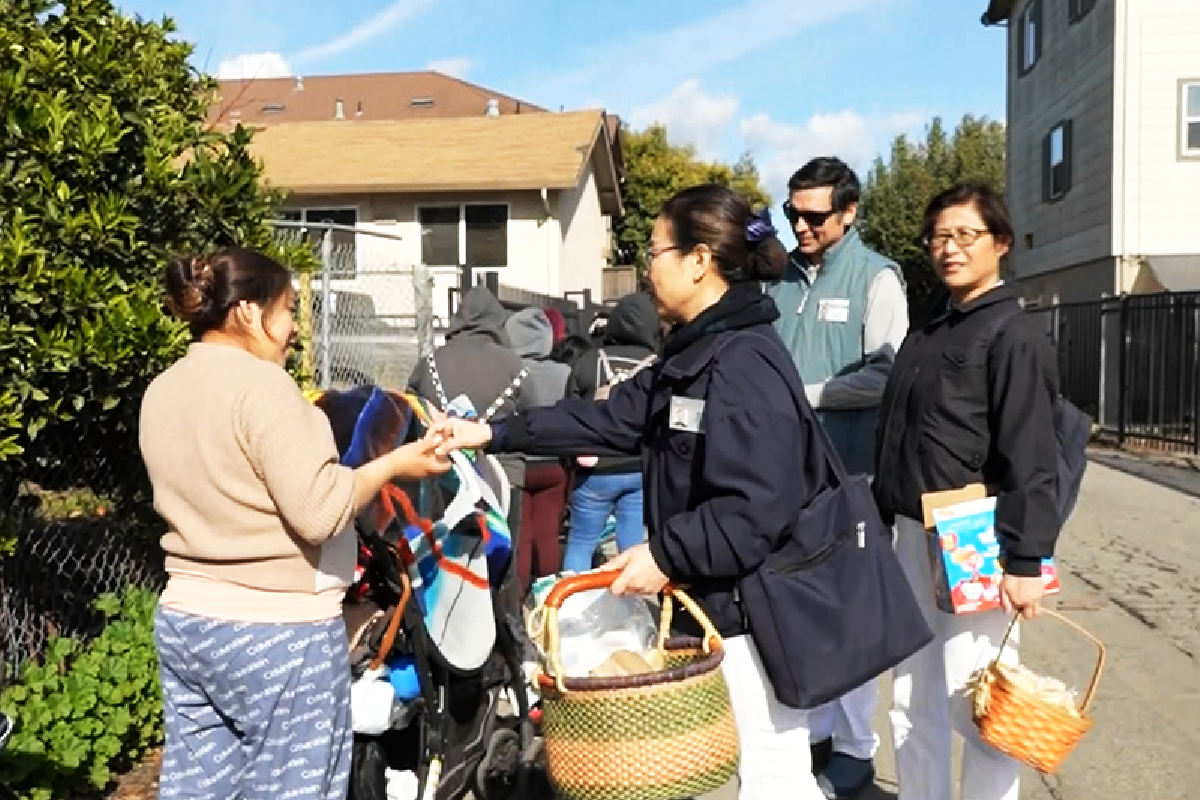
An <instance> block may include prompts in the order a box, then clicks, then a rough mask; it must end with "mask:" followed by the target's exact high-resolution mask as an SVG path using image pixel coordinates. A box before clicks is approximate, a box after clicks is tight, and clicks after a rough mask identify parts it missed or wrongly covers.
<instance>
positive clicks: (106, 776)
mask: <svg viewBox="0 0 1200 800" xmlns="http://www.w3.org/2000/svg"><path fill="white" fill-rule="evenodd" d="M157 600H158V598H157V596H156V595H155V593H154V592H151V591H148V590H146V589H137V588H134V589H129V590H128V591H126V593H125V594H124V595H123V596H122V597H120V598H118V597H116V596H113V595H107V596H105V597H102V598H100V599H98V600H97V601H96V607H97V609H98V610H100V611H101V612H102V613H103V614H104V615H105V616H106V617H107V618H108V624H107V625H106V626H105V628H104V630H103V632H102V633H101V634H100V635H99V636H98V637H97V638H96V639H94V640H93V641H91V642H89V643H88V644H86V645H85V644H80V643H79V642H76V641H74V640H72V639H64V638H59V639H55V640H53V641H52V642H51V643H50V645H49V647H48V648H47V652H46V655H45V657H44V658H43V659H42V661H41V662H34V663H30V664H26V666H25V668H24V669H23V670H22V671H21V675H20V678H19V680H18V681H17V682H16V683H14V684H13V685H12V686H9V687H8V688H7V689H5V691H4V693H3V694H2V695H0V708H3V709H4V711H5V712H6V713H7V714H9V715H10V716H11V717H12V718H13V719H14V720H16V723H17V725H16V732H15V733H14V734H13V737H12V739H11V741H10V742H9V746H8V750H7V751H6V753H5V754H4V755H3V756H0V781H3V782H5V783H8V784H10V785H12V786H13V788H15V789H17V790H18V791H19V792H22V793H23V794H24V795H25V796H27V797H29V798H31V800H54V799H55V798H64V800H65V798H70V797H76V796H78V794H80V793H83V792H88V793H94V792H96V791H98V790H102V789H104V788H105V787H106V786H108V784H109V783H110V781H111V780H112V777H113V774H114V773H115V772H117V771H120V770H123V769H126V768H128V767H129V766H131V765H132V764H133V763H135V762H136V761H137V760H138V759H139V758H141V757H142V756H143V755H145V753H146V752H147V751H148V750H149V749H150V748H152V747H154V746H155V745H157V744H158V743H159V742H160V741H161V739H162V695H161V689H160V685H159V677H158V658H157V655H156V653H155V649H154V608H155V604H156V603H157Z"/></svg>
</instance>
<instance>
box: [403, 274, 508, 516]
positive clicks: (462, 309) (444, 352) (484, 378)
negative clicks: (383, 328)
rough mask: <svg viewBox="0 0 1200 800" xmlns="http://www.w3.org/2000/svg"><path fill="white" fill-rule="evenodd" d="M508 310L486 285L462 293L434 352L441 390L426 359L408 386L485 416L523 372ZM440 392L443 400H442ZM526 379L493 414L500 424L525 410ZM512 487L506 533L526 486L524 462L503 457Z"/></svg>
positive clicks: (438, 402)
mask: <svg viewBox="0 0 1200 800" xmlns="http://www.w3.org/2000/svg"><path fill="white" fill-rule="evenodd" d="M507 319H508V312H507V311H505V310H504V306H502V305H500V301H499V300H497V299H496V296H495V295H493V294H492V293H491V292H490V291H488V289H487V287H484V286H476V287H474V288H473V289H471V290H470V291H468V292H467V293H466V294H465V295H463V298H462V303H461V304H460V305H459V307H458V310H456V311H455V312H454V315H453V316H452V317H451V318H450V328H449V330H448V331H447V332H446V343H445V344H444V345H442V346H441V347H439V348H438V349H437V350H435V351H434V352H433V359H434V362H435V364H436V365H437V376H438V378H439V379H440V383H441V391H439V389H438V386H437V384H436V383H435V381H434V376H433V373H432V372H431V371H430V369H429V359H427V358H422V359H419V360H418V361H417V366H416V368H415V369H413V372H412V376H411V377H410V378H409V379H408V388H409V389H411V390H412V391H414V392H416V393H417V394H418V395H420V396H421V397H423V398H425V399H426V400H428V401H430V402H431V403H433V404H434V406H436V407H437V408H438V409H439V410H441V411H445V410H446V409H445V407H444V403H445V402H447V401H452V400H454V398H456V397H458V396H459V395H460V394H465V395H466V396H467V397H468V398H469V399H470V401H471V404H472V405H473V406H474V407H475V413H477V414H479V416H481V417H482V416H483V415H484V414H485V413H487V411H488V409H489V408H490V407H491V405H492V403H493V402H495V401H496V400H497V399H498V398H502V397H503V395H504V393H505V391H506V390H507V389H509V388H510V387H511V386H513V385H514V383H515V382H516V379H517V376H518V375H520V374H521V371H522V370H523V369H524V364H522V363H521V358H520V356H518V355H517V354H516V353H515V352H513V350H512V348H511V347H510V346H509V345H510V342H509V339H508V334H507V333H506V332H505V330H504V323H505V321H506V320H507ZM443 393H444V397H443ZM527 397H528V392H527V391H526V390H525V388H524V381H522V385H521V386H520V387H518V389H517V390H516V391H515V392H513V393H512V395H511V397H508V398H505V399H504V400H503V402H502V403H501V404H500V407H499V408H498V409H497V410H496V413H495V414H494V415H493V416H492V419H493V420H501V419H504V418H505V417H508V416H510V415H511V414H512V413H513V412H514V411H517V410H524V409H526V408H529V407H530V406H529V401H528V399H527ZM498 460H499V461H500V465H501V466H502V467H503V468H504V474H505V476H506V477H507V478H508V481H509V483H510V484H511V485H512V492H511V497H512V502H511V504H510V506H509V512H508V526H509V528H510V530H514V531H515V530H517V528H518V526H519V521H520V519H521V515H520V505H521V503H520V499H521V489H522V488H523V487H524V486H525V461H524V459H523V458H522V457H521V456H516V455H505V456H503V457H500V458H499V459H498Z"/></svg>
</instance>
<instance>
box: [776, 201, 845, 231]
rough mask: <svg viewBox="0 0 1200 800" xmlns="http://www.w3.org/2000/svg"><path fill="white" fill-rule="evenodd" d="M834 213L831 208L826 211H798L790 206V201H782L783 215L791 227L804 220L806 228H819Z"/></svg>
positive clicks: (834, 210) (835, 211)
mask: <svg viewBox="0 0 1200 800" xmlns="http://www.w3.org/2000/svg"><path fill="white" fill-rule="evenodd" d="M836 213H837V210H836V209H833V208H831V209H829V210H828V211H799V210H797V209H796V208H795V207H794V206H793V205H792V201H791V200H784V201H783V214H784V216H786V217H787V220H788V222H790V223H791V224H792V225H793V226H794V225H795V224H796V222H797V221H799V220H804V224H805V225H807V226H808V227H810V228H819V227H821V226H822V225H824V224H825V223H826V222H827V221H828V220H829V218H830V217H832V216H833V215H834V214H836Z"/></svg>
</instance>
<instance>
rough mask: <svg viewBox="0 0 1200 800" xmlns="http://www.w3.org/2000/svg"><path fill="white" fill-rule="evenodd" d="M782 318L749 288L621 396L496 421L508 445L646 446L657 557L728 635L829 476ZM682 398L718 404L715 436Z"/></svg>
mask: <svg viewBox="0 0 1200 800" xmlns="http://www.w3.org/2000/svg"><path fill="white" fill-rule="evenodd" d="M777 316H778V312H777V311H776V310H775V304H774V303H773V302H772V301H771V299H770V298H768V297H766V296H765V295H763V294H762V292H761V290H760V289H759V287H758V286H757V285H756V284H736V285H735V286H733V287H731V288H730V289H729V291H728V292H726V294H725V295H724V297H722V298H721V300H720V301H719V302H718V303H717V304H715V305H714V306H712V307H711V308H709V309H708V310H706V311H705V312H703V313H702V314H701V315H700V316H698V317H697V318H696V319H695V320H693V321H692V322H691V323H689V324H688V325H686V326H683V327H682V328H679V329H677V330H675V331H673V332H672V334H671V336H670V337H669V338H668V339H667V342H666V345H665V348H664V353H663V361H661V362H659V363H657V364H655V365H654V366H653V367H651V368H648V369H645V370H642V371H641V372H639V373H638V374H637V375H636V376H635V377H633V378H631V379H630V380H627V381H625V382H623V383H621V384H619V385H618V386H617V387H616V388H615V390H614V391H613V393H612V394H611V396H610V397H609V399H608V401H607V402H604V403H590V402H588V401H586V400H582V399H568V400H564V401H563V402H562V403H559V404H558V405H557V406H554V407H551V408H540V409H532V410H530V411H528V412H524V413H521V414H518V415H517V416H514V417H512V418H510V419H509V420H507V421H505V422H503V423H498V424H496V425H495V426H494V434H495V438H494V442H495V443H496V447H497V448H499V449H505V450H521V451H524V452H532V453H544V454H556V455H580V454H589V453H596V452H598V451H599V452H610V453H612V454H625V455H634V454H639V453H640V455H641V458H642V468H643V476H644V480H645V492H646V499H645V504H644V505H645V516H646V524H647V526H648V527H649V530H650V551H651V553H652V554H653V556H654V560H655V562H656V563H657V564H658V566H659V568H660V569H661V570H662V571H663V573H665V574H666V575H667V576H668V577H669V578H670V579H671V581H672V582H674V583H676V584H679V585H681V586H686V587H687V589H688V592H689V593H690V594H691V595H692V596H693V597H694V598H695V599H696V600H697V602H699V603H700V605H701V606H702V607H703V608H704V610H705V612H706V613H707V614H708V615H709V617H710V618H711V619H712V621H713V623H714V624H715V625H716V626H717V628H718V629H719V630H720V632H721V634H722V635H724V636H736V635H740V634H743V633H745V632H746V629H745V626H744V622H743V619H742V615H741V613H740V610H739V609H738V608H737V605H736V602H735V599H734V597H735V587H736V585H737V582H738V580H739V579H740V578H742V577H744V576H746V575H748V574H750V573H751V572H753V571H754V570H755V568H756V567H758V566H759V564H760V563H761V562H762V561H763V559H765V558H766V556H767V555H768V554H769V553H770V552H772V550H774V549H776V548H777V547H778V546H779V545H780V544H782V542H783V540H784V538H785V536H786V535H787V534H788V533H789V532H790V531H791V526H792V525H794V524H795V522H796V519H797V517H798V515H799V513H800V510H801V508H802V507H803V506H804V505H805V504H806V503H808V502H809V501H810V500H811V498H812V497H814V496H815V495H816V494H817V493H818V492H819V491H820V490H821V489H822V488H823V487H824V486H825V485H826V483H827V476H826V466H825V463H826V462H825V458H824V453H823V451H822V450H821V449H820V445H819V444H818V442H819V441H820V440H819V438H818V437H817V436H815V435H814V432H815V430H816V426H817V425H818V424H819V423H818V422H817V421H816V417H815V416H814V415H813V413H812V411H811V409H809V408H808V405H807V402H806V401H805V400H804V390H803V387H802V386H801V384H800V376H799V375H798V374H797V373H796V367H795V365H794V364H793V363H792V359H791V356H790V355H788V352H787V349H786V348H785V347H784V346H783V342H781V341H780V340H779V336H778V334H776V333H775V330H774V328H773V327H772V325H771V323H772V322H773V321H774V320H775V318H776V317H777ZM673 397H688V398H697V399H701V400H703V401H704V411H703V417H702V422H701V426H700V427H701V432H699V433H694V432H689V431H687V430H678V429H673V428H672V426H671V423H670V420H669V419H668V416H669V411H670V408H671V399H672V398H673ZM797 403H800V407H801V408H802V409H804V413H802V414H799V415H798V414H797V413H796V407H797ZM676 617H677V619H679V625H678V629H679V630H680V631H684V632H691V633H695V632H696V631H697V629H696V628H695V627H693V626H692V625H691V624H690V619H689V618H688V617H687V615H686V614H677V615H676Z"/></svg>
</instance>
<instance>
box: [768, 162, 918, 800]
mask: <svg viewBox="0 0 1200 800" xmlns="http://www.w3.org/2000/svg"><path fill="white" fill-rule="evenodd" d="M860 193H861V187H860V184H859V181H858V176H857V175H855V174H854V171H853V170H852V169H850V167H848V166H847V165H846V164H845V163H843V162H842V161H841V160H839V159H837V158H829V157H823V158H815V159H813V160H812V161H810V162H808V163H807V164H805V165H804V166H803V167H801V168H800V169H799V170H797V171H796V174H794V175H793V176H792V177H791V180H789V181H788V199H787V201H786V202H785V203H784V204H783V211H784V214H785V215H786V216H787V220H788V223H789V224H790V225H791V226H792V230H793V231H794V232H795V234H796V241H797V244H798V246H797V247H796V249H795V250H794V251H793V252H792V254H791V261H790V263H789V265H788V268H787V271H786V272H785V273H784V275H783V277H782V278H781V279H780V280H779V281H778V282H776V283H774V284H772V285H770V286H767V287H766V290H767V292H768V293H769V294H770V295H771V297H772V298H774V300H775V304H776V305H777V306H778V307H779V314H780V316H779V320H778V321H777V322H776V323H775V325H776V328H777V329H778V331H779V335H780V337H781V338H782V339H783V341H784V343H785V344H787V346H788V349H789V350H790V351H791V353H792V358H793V359H794V360H795V362H796V367H797V369H799V371H800V377H801V378H802V379H803V380H804V384H805V387H804V388H805V393H806V394H807V395H808V402H809V403H810V404H811V405H812V407H813V408H814V409H815V410H816V412H817V416H818V417H819V418H820V420H821V423H822V425H823V426H824V427H825V430H826V432H827V433H828V434H829V438H830V440H831V441H832V442H833V444H834V447H835V448H836V449H837V451H838V455H839V456H841V459H842V461H843V463H845V465H846V469H847V470H848V471H850V472H852V473H864V474H873V473H874V470H875V465H874V459H875V423H876V418H877V415H878V409H879V404H880V402H881V400H882V398H883V388H884V385H885V384H886V383H887V378H888V372H889V371H890V370H891V367H892V362H893V360H894V359H895V356H896V351H897V350H899V349H900V344H901V342H903V341H904V336H905V334H906V333H907V331H908V300H907V298H906V297H905V293H904V284H903V279H902V277H901V272H900V268H899V267H898V266H897V265H896V264H895V263H893V262H892V261H890V260H888V259H886V258H884V257H883V256H881V255H879V254H878V253H876V252H874V251H873V250H870V249H869V248H868V247H867V246H866V245H865V244H863V242H862V240H861V239H860V238H859V235H858V232H857V231H856V230H855V229H854V221H855V218H856V216H857V214H858V202H859V195H860ZM875 698H876V686H875V683H874V682H873V681H872V682H871V683H869V684H867V685H865V686H862V687H860V688H858V689H856V690H854V691H853V692H851V693H849V694H848V695H846V696H845V697H843V698H841V699H840V700H837V701H835V702H833V703H830V704H829V705H828V706H825V707H823V708H820V709H816V710H815V711H813V712H811V713H810V719H809V729H810V730H811V731H812V740H813V742H814V745H813V765H814V769H816V770H817V771H818V777H817V781H818V783H819V784H820V785H821V788H822V790H823V791H824V792H825V795H826V797H828V798H830V799H831V800H842V798H850V797H854V796H857V795H858V794H860V793H861V792H862V791H863V790H864V789H865V788H866V787H867V786H869V785H870V784H871V782H872V781H873V780H874V777H875V770H874V765H873V759H874V757H875V751H876V749H877V748H878V746H879V739H878V737H877V736H876V735H875V733H874V730H873V728H872V716H873V714H874V710H875Z"/></svg>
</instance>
